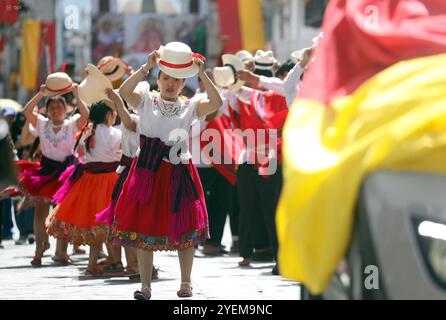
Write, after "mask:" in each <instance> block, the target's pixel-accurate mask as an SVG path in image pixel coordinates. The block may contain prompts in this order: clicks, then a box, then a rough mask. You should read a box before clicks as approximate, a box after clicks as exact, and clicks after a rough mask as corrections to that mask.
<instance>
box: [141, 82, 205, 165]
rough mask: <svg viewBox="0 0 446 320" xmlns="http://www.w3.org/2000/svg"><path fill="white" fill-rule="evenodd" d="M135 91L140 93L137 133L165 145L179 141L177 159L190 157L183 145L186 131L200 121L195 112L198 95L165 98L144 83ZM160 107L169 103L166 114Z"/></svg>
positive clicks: (185, 146)
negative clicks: (178, 155)
mask: <svg viewBox="0 0 446 320" xmlns="http://www.w3.org/2000/svg"><path fill="white" fill-rule="evenodd" d="M136 90H138V91H139V93H140V94H141V101H140V104H139V106H137V110H138V114H139V116H140V121H139V131H140V133H141V134H143V135H144V136H146V137H149V138H159V139H160V140H161V141H163V142H164V143H165V144H166V145H168V146H173V145H174V144H179V143H183V144H184V148H183V149H182V155H181V159H182V160H187V159H190V158H191V157H192V156H191V154H190V152H189V150H188V147H187V141H188V134H189V130H190V127H191V126H192V124H193V123H194V122H195V121H197V120H202V118H199V117H198V114H197V106H198V103H199V102H200V100H201V99H202V98H201V97H198V98H196V99H191V100H182V99H178V100H177V101H176V102H170V101H165V100H163V99H161V95H160V94H159V93H157V92H151V91H150V85H149V84H148V83H147V82H140V83H139V84H138V86H137V87H136ZM163 106H169V112H168V114H167V113H166V112H165V110H166V108H164V107H163ZM163 113H164V114H163Z"/></svg>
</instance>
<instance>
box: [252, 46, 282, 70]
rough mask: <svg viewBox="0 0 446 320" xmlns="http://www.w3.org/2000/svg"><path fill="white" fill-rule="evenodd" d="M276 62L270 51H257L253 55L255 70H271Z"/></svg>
mask: <svg viewBox="0 0 446 320" xmlns="http://www.w3.org/2000/svg"><path fill="white" fill-rule="evenodd" d="M276 62H277V60H276V58H274V54H273V52H272V51H271V50H269V51H263V50H257V52H256V54H255V55H254V65H255V68H256V69H261V70H271V69H272V68H273V66H274V64H275V63H276Z"/></svg>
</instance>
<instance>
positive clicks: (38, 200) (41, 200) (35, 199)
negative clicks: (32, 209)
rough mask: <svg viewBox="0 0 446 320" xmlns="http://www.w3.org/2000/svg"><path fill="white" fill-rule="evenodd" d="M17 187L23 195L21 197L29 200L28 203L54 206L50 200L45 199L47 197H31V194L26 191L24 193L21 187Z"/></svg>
mask: <svg viewBox="0 0 446 320" xmlns="http://www.w3.org/2000/svg"><path fill="white" fill-rule="evenodd" d="M18 187H19V191H20V192H21V193H23V195H24V196H25V197H27V198H29V200H30V201H32V202H33V203H35V204H36V203H47V204H54V202H53V201H52V199H50V198H47V197H41V196H33V195H32V194H30V193H29V192H28V191H26V190H25V189H24V188H23V187H22V186H21V185H19V186H18Z"/></svg>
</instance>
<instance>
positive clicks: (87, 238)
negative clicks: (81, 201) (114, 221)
mask: <svg viewBox="0 0 446 320" xmlns="http://www.w3.org/2000/svg"><path fill="white" fill-rule="evenodd" d="M47 225H48V228H47V233H48V234H49V235H51V236H53V237H55V238H57V239H61V240H65V241H68V242H70V243H76V244H79V245H95V244H99V243H102V242H104V241H105V239H106V237H107V233H106V230H104V228H101V227H99V226H95V227H85V228H80V227H77V226H75V225H73V224H71V223H68V222H65V221H60V220H57V219H55V218H54V217H51V216H50V217H49V222H47Z"/></svg>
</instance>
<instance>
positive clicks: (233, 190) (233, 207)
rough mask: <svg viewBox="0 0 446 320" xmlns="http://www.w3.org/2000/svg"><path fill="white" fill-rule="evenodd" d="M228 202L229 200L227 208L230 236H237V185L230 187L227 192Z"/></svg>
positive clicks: (238, 211) (238, 212)
mask: <svg viewBox="0 0 446 320" xmlns="http://www.w3.org/2000/svg"><path fill="white" fill-rule="evenodd" d="M229 200H230V207H229V222H230V225H231V235H233V236H238V233H239V220H240V208H239V206H240V205H239V201H238V189H237V185H235V186H233V185H232V184H231V185H230V190H229Z"/></svg>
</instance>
